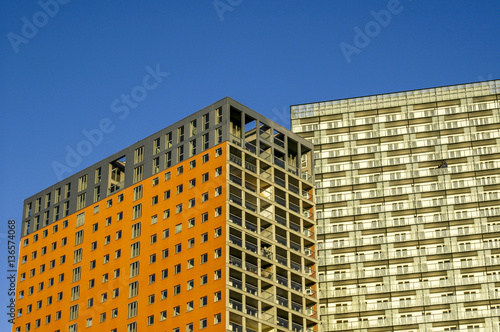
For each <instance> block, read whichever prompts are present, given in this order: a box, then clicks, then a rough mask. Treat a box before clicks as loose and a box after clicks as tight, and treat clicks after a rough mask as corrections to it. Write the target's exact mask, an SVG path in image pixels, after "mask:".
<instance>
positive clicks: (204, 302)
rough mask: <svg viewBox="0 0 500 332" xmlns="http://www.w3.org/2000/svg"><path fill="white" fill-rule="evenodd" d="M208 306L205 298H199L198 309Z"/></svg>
mask: <svg viewBox="0 0 500 332" xmlns="http://www.w3.org/2000/svg"><path fill="white" fill-rule="evenodd" d="M207 304H208V300H207V296H202V297H200V307H204V306H206V305H207Z"/></svg>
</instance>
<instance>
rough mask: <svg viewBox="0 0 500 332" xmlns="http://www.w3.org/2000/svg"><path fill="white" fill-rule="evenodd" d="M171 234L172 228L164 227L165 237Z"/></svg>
mask: <svg viewBox="0 0 500 332" xmlns="http://www.w3.org/2000/svg"><path fill="white" fill-rule="evenodd" d="M169 236H170V228H167V229H164V230H163V238H164V239H166V238H167V237H169Z"/></svg>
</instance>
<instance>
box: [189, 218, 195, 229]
mask: <svg viewBox="0 0 500 332" xmlns="http://www.w3.org/2000/svg"><path fill="white" fill-rule="evenodd" d="M194 225H195V219H194V218H191V219H189V220H188V228H191V227H194Z"/></svg>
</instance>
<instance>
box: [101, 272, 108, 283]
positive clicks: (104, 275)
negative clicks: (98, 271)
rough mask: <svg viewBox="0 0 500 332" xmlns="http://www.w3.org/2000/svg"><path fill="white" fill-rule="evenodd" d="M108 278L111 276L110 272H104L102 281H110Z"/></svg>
mask: <svg viewBox="0 0 500 332" xmlns="http://www.w3.org/2000/svg"><path fill="white" fill-rule="evenodd" d="M108 280H109V276H108V274H107V273H104V274H103V275H102V282H103V283H105V282H108Z"/></svg>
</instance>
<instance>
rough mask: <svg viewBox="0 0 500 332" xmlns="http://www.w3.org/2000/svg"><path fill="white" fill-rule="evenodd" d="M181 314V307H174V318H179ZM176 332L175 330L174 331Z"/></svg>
mask: <svg viewBox="0 0 500 332" xmlns="http://www.w3.org/2000/svg"><path fill="white" fill-rule="evenodd" d="M180 314H181V306H180V305H178V306H176V307H174V317H176V316H179V315H180ZM174 331H175V329H174ZM177 332H179V329H178V328H177Z"/></svg>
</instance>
